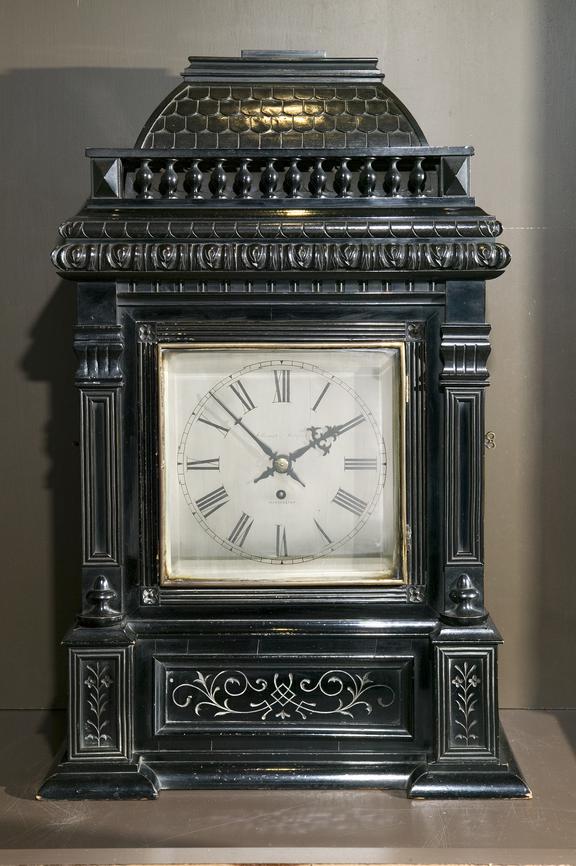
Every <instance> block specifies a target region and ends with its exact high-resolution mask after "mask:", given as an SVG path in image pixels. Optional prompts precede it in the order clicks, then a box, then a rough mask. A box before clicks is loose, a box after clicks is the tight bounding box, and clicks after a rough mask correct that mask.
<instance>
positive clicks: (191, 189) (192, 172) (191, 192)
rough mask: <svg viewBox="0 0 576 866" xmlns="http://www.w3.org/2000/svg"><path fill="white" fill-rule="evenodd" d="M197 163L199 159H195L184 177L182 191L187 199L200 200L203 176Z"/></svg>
mask: <svg viewBox="0 0 576 866" xmlns="http://www.w3.org/2000/svg"><path fill="white" fill-rule="evenodd" d="M199 162H200V160H199V159H195V160H194V161H193V163H192V165H191V166H190V168H189V169H188V171H187V172H186V174H185V175H184V189H185V191H186V196H187V197H188V198H202V194H201V192H200V190H201V189H202V180H203V175H202V172H201V171H200V167H199V165H198V163H199Z"/></svg>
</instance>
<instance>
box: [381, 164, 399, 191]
mask: <svg viewBox="0 0 576 866" xmlns="http://www.w3.org/2000/svg"><path fill="white" fill-rule="evenodd" d="M399 161H400V157H399V156H391V157H390V164H389V165H388V170H387V172H386V174H385V175H384V192H385V193H386V195H399V194H400V182H401V181H402V175H401V174H400V172H399V171H398V162H399Z"/></svg>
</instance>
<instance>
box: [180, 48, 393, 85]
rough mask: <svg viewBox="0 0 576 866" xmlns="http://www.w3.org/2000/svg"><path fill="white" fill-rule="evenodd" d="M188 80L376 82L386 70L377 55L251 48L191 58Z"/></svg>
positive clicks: (313, 82)
mask: <svg viewBox="0 0 576 866" xmlns="http://www.w3.org/2000/svg"><path fill="white" fill-rule="evenodd" d="M188 60H189V61H190V65H189V66H188V67H187V68H186V69H185V70H184V72H183V73H182V77H183V78H184V80H185V81H187V82H190V83H193V82H205V81H207V80H209V81H212V82H216V81H226V82H236V81H238V82H240V81H247V80H249V81H250V82H266V83H268V82H270V83H275V82H284V83H286V82H306V83H310V84H336V83H338V82H342V83H348V84H374V83H376V82H378V81H382V80H383V78H384V73H383V72H380V70H379V69H378V68H377V66H378V60H377V58H375V57H327V56H326V52H325V51H320V50H318V51H296V50H289V51H274V50H270V51H250V50H243V51H242V53H241V56H240V57H189V58H188Z"/></svg>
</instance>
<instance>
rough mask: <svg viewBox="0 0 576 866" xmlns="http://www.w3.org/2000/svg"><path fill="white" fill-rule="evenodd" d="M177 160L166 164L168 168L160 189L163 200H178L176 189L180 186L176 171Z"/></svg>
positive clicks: (164, 173) (163, 174) (164, 172)
mask: <svg viewBox="0 0 576 866" xmlns="http://www.w3.org/2000/svg"><path fill="white" fill-rule="evenodd" d="M175 162H176V160H175V159H169V160H167V162H166V168H165V169H164V171H163V172H162V177H161V178H160V183H159V185H158V189H159V191H160V195H161V196H162V198H178V193H177V192H176V187H177V186H178V175H177V173H176V171H175V169H174V163H175Z"/></svg>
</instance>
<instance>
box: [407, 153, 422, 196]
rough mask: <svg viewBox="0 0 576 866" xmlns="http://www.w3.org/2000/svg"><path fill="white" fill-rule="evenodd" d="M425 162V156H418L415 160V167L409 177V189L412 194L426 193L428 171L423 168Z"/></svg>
mask: <svg viewBox="0 0 576 866" xmlns="http://www.w3.org/2000/svg"><path fill="white" fill-rule="evenodd" d="M423 162H424V157H423V156H417V157H416V159H415V162H414V167H413V168H412V171H411V172H410V175H409V177H408V189H409V190H410V192H411V193H412V195H424V185H425V184H426V172H425V171H424V169H423V168H422V163H423Z"/></svg>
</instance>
